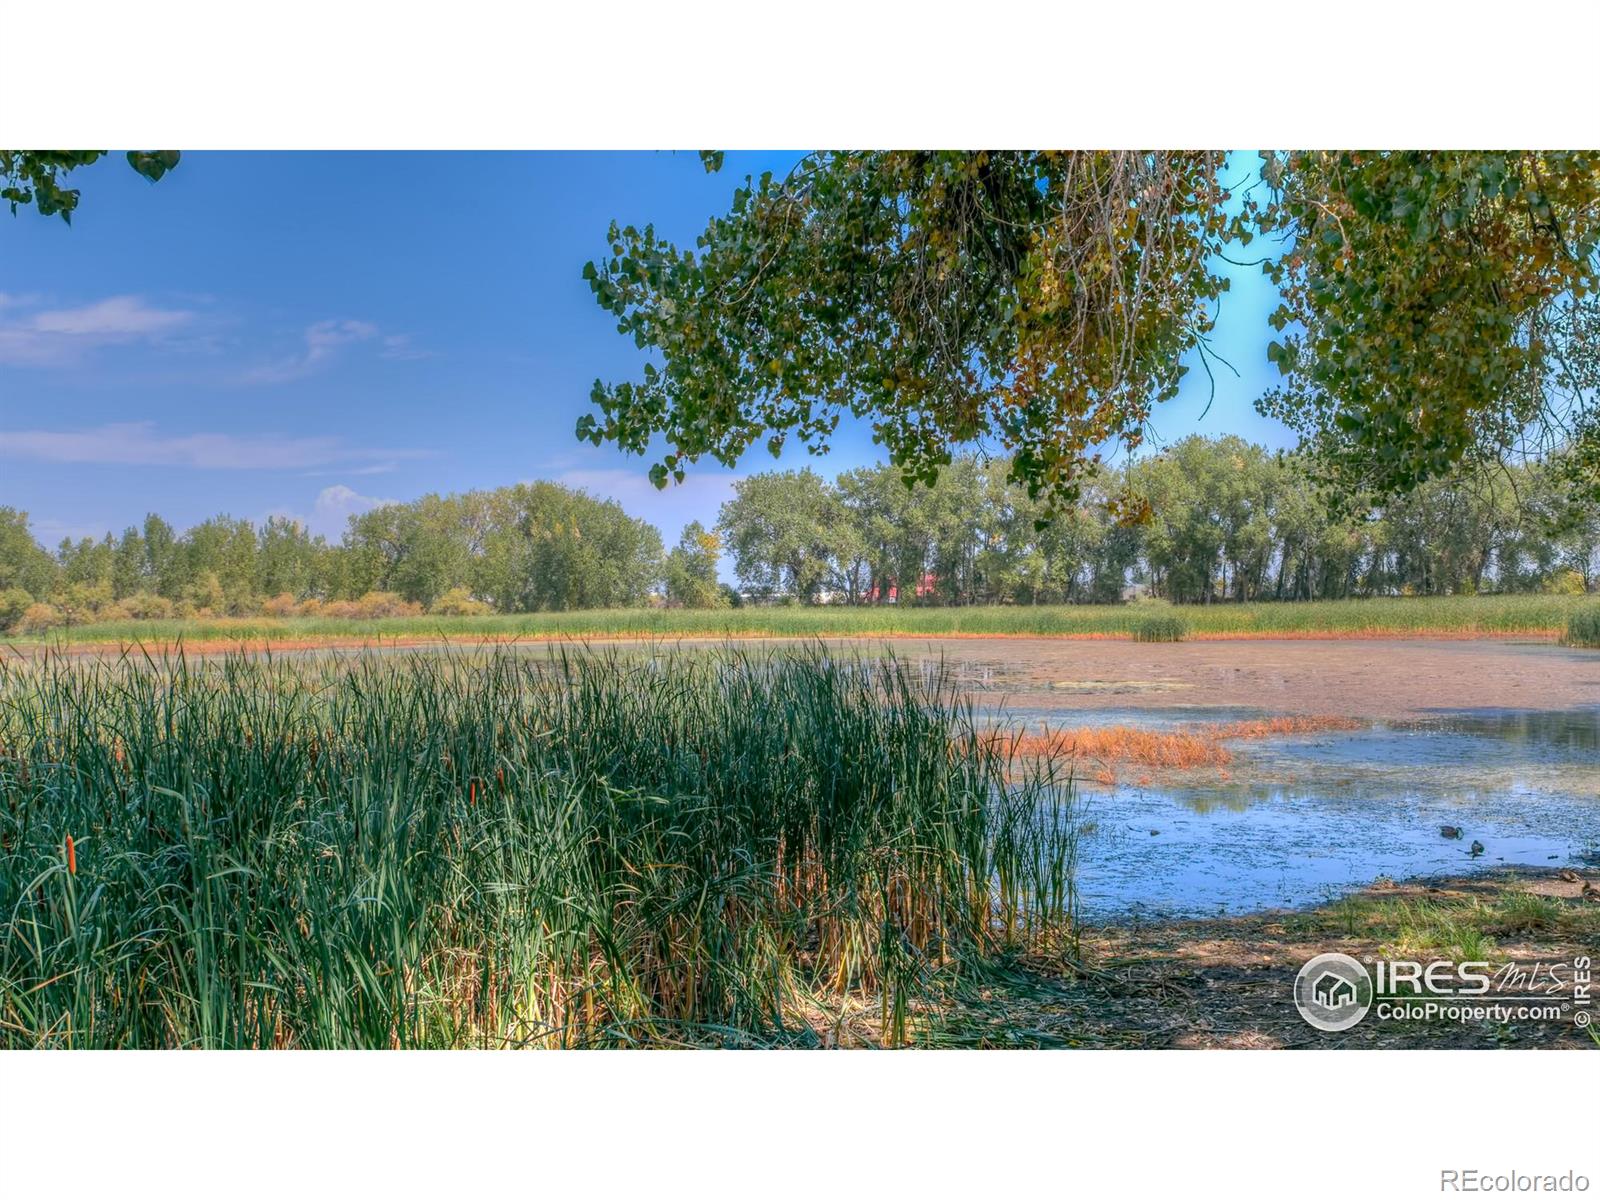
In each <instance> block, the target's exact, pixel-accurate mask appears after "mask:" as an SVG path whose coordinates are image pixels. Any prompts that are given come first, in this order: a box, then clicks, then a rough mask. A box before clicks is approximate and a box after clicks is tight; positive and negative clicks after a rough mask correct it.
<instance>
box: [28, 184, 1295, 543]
mask: <svg viewBox="0 0 1600 1200" xmlns="http://www.w3.org/2000/svg"><path fill="white" fill-rule="evenodd" d="M796 157H797V155H795V154H793V153H776V152H774V153H741V154H729V155H728V157H727V161H726V164H725V165H724V167H723V170H722V171H721V173H720V174H716V175H707V174H706V173H705V171H704V170H703V168H702V167H701V166H700V162H699V158H698V156H697V155H695V154H693V153H677V154H671V153H664V152H639V153H604V154H600V153H596V154H567V153H527V154H507V153H495V154H470V153H448V154H421V153H407V154H377V153H348V154H347V153H315V154H301V153H261V152H251V153H189V154H185V156H184V159H183V162H182V164H181V165H180V167H179V168H178V169H177V170H176V171H175V172H173V173H172V174H170V175H169V176H168V177H167V178H166V179H164V180H162V181H161V182H160V183H159V184H155V185H151V184H149V183H147V182H146V181H145V180H143V179H141V178H140V177H138V176H137V175H135V174H134V172H132V171H131V170H129V169H128V168H127V167H126V166H125V165H124V164H123V163H122V162H121V161H120V156H117V157H116V158H114V159H107V160H105V161H102V162H101V163H98V164H96V165H95V166H93V167H90V168H87V169H84V170H81V171H79V172H77V173H76V175H75V176H74V183H75V185H76V186H78V187H80V188H81V189H82V193H83V198H82V201H81V206H80V209H79V212H78V214H77V216H76V217H75V218H74V220H73V223H72V225H71V227H68V226H67V225H65V224H64V223H63V222H61V221H60V219H59V218H51V219H46V218H43V217H40V216H38V215H37V214H36V213H34V212H32V211H22V212H19V214H18V215H17V216H16V217H11V216H9V215H7V214H6V213H5V212H4V211H3V210H0V504H8V505H13V506H16V507H19V508H22V509H25V510H27V511H28V513H29V514H30V516H31V519H32V523H33V529H34V533H35V536H36V537H38V538H39V539H40V540H41V541H43V542H45V543H46V544H47V545H51V546H53V545H54V544H55V543H56V542H57V541H59V540H60V539H61V537H63V536H73V537H79V536H85V535H91V536H100V535H102V534H104V533H105V532H107V531H108V530H112V531H120V530H122V529H123V528H124V527H126V526H128V525H130V524H137V523H138V522H140V521H141V520H142V519H143V517H144V514H145V513H146V512H151V511H154V512H159V513H161V514H162V515H163V516H165V517H167V518H168V519H169V520H171V521H172V522H173V523H174V524H175V525H177V526H178V527H179V528H186V527H187V526H189V525H191V524H194V523H196V522H198V521H201V520H203V519H205V518H206V517H209V516H213V515H215V514H217V513H219V512H226V513H228V514H230V515H232V516H235V517H247V518H250V519H252V520H261V519H262V518H264V517H266V516H267V515H269V514H272V513H285V514H290V515H294V516H297V517H299V518H301V519H303V520H305V521H306V522H307V523H308V524H309V525H310V526H311V527H312V528H313V529H314V530H315V531H317V532H319V533H324V534H327V535H328V536H329V537H330V539H334V540H337V537H338V535H339V534H340V533H341V532H342V530H343V528H344V524H345V519H346V518H347V517H348V515H349V514H350V513H351V512H355V511H360V510H362V509H364V508H367V507H371V506H373V505H374V504H377V503H381V502H382V501H385V500H406V499H410V498H413V497H415V496H419V495H422V494H424V493H426V492H454V491H464V490H467V489H470V488H478V487H495V486H500V485H504V484H509V483H514V482H517V481H518V480H527V479H553V480H557V481H559V482H562V483H566V484H568V485H571V486H575V487H583V488H587V489H588V490H589V491H591V492H593V493H595V494H598V495H602V496H608V497H611V498H614V499H616V500H617V501H619V502H620V503H621V504H622V505H623V506H624V507H625V508H627V509H628V510H629V511H630V512H632V513H633V514H634V515H636V516H640V517H644V518H646V519H648V520H650V521H652V522H654V523H655V524H657V525H658V526H660V527H661V529H662V533H663V535H664V537H665V538H666V540H667V542H668V544H669V545H670V544H671V543H672V542H673V541H675V540H676V538H677V536H678V533H679V531H680V529H681V528H682V526H683V525H684V524H685V523H687V522H688V521H690V520H695V519H698V520H700V521H703V522H704V523H705V524H707V525H711V524H713V523H714V522H715V520H716V514H717V509H718V506H719V505H720V504H721V503H722V501H723V500H724V499H726V498H727V496H728V495H729V492H730V488H731V481H732V479H733V478H734V477H735V475H736V473H735V472H728V471H725V470H723V469H722V468H720V467H718V466H717V465H716V464H714V463H707V464H701V465H700V466H699V468H698V469H692V470H691V472H690V475H689V479H688V482H687V483H686V484H685V485H683V486H680V487H675V488H671V489H669V490H668V491H666V492H664V493H658V492H656V491H655V490H654V489H653V488H652V487H650V485H649V483H648V482H647V480H646V479H645V470H646V469H647V467H648V465H649V464H648V461H647V460H642V459H638V458H631V457H629V456H626V455H623V454H620V453H617V452H615V451H613V450H610V449H609V448H607V449H598V448H595V447H592V446H587V445H580V444H579V443H578V442H577V441H576V439H575V438H574V437H573V434H572V430H573V426H574V424H575V422H576V421H577V418H578V417H579V416H580V415H581V414H582V413H583V412H585V411H587V410H588V408H589V404H588V394H589V389H590V387H591V385H592V383H593V381H594V380H595V378H596V377H602V378H605V379H607V380H617V379H621V378H625V377H628V376H629V375H630V374H631V373H632V372H634V371H636V369H637V365H638V363H639V361H640V354H639V352H638V351H637V350H636V349H635V348H634V347H633V345H632V343H631V342H630V341H626V340H624V339H623V338H621V337H620V336H618V335H617V333H616V332H615V326H614V324H613V322H612V321H611V320H610V319H608V318H607V316H606V315H605V314H604V313H603V312H602V311H601V310H600V309H599V307H598V306H597V305H595V303H594V302H593V300H592V298H591V296H590V293H589V289H588V286H587V284H585V283H584V281H583V279H582V278H581V275H580V272H581V270H582V267H583V264H584V263H585V262H586V261H587V260H589V259H591V258H596V257H599V256H600V255H601V254H602V253H603V252H604V250H605V230H606V226H607V224H608V222H609V221H610V220H612V219H613V218H615V219H617V220H619V221H621V222H624V223H628V222H633V223H636V224H644V223H646V222H654V223H655V225H656V227H657V229H658V230H659V231H661V232H662V233H663V234H665V235H666V236H669V237H671V238H673V239H675V240H678V241H680V242H692V240H693V239H694V237H695V236H696V235H697V234H698V233H699V232H700V231H701V230H702V228H703V227H704V225H705V222H706V221H707V219H708V218H709V217H710V216H712V215H713V214H715V213H720V212H723V211H725V210H726V208H727V205H728V201H729V197H730V195H731V193H732V190H733V188H734V187H735V186H736V185H737V184H738V183H740V182H741V181H742V179H743V176H744V175H745V174H747V173H757V174H758V173H759V172H761V171H762V170H767V169H771V170H773V171H777V172H781V171H783V170H786V169H787V168H788V167H789V166H790V165H791V164H792V163H793V162H794V160H795V158H796ZM1252 157H1253V156H1248V155H1241V156H1238V157H1237V158H1236V160H1235V161H1236V162H1238V163H1239V164H1240V169H1241V172H1242V171H1243V170H1245V169H1248V165H1249V162H1250V160H1251V158H1252ZM1230 273H1231V274H1232V275H1233V276H1234V284H1233V291H1232V292H1231V293H1229V294H1228V295H1227V296H1226V297H1224V308H1223V312H1222V319H1221V323H1220V325H1219V328H1218V332H1217V336H1216V338H1215V344H1216V347H1217V349H1218V351H1219V352H1220V353H1221V354H1222V355H1223V356H1225V357H1227V358H1228V359H1230V360H1231V361H1232V362H1233V364H1234V365H1235V366H1236V367H1237V368H1238V369H1239V372H1240V378H1237V379H1235V378H1234V377H1233V376H1232V375H1230V374H1228V373H1227V372H1226V371H1223V372H1221V373H1220V374H1219V377H1218V380H1217V389H1218V391H1217V397H1216V400H1215V402H1214V403H1213V404H1212V406H1211V409H1210V412H1209V413H1208V414H1207V415H1206V416H1205V419H1204V420H1203V421H1202V420H1201V419H1200V414H1201V411H1202V409H1203V408H1204V407H1205V404H1206V401H1207V398H1208V385H1207V382H1206V379H1205V375H1204V372H1203V371H1200V370H1199V369H1195V370H1191V372H1190V374H1189V376H1188V378H1187V380H1186V388H1185V391H1184V394H1183V395H1182V396H1180V397H1179V398H1178V399H1177V400H1175V401H1173V402H1171V403H1169V404H1167V405H1164V406H1161V407H1159V408H1158V409H1157V411H1156V414H1155V420H1154V426H1155V432H1156V434H1157V436H1158V437H1159V438H1160V439H1161V440H1163V441H1172V440H1175V439H1177V438H1179V437H1182V436H1184V435H1185V434H1188V433H1190V432H1193V431H1195V430H1197V429H1198V430H1199V431H1201V432H1206V433H1224V432H1236V433H1241V434H1243V435H1245V436H1247V437H1251V438H1253V439H1255V440H1258V441H1263V442H1266V443H1267V444H1269V445H1273V446H1281V445H1289V444H1291V442H1292V437H1291V436H1290V435H1289V434H1288V432H1287V431H1286V430H1284V429H1283V428H1282V427H1281V426H1278V425H1276V424H1275V423H1273V422H1269V421H1267V420H1265V419H1263V418H1261V417H1259V416H1258V415H1257V414H1256V413H1255V412H1254V410H1253V408H1252V407H1251V406H1252V402H1253V401H1254V399H1255V397H1256V396H1257V395H1259V394H1260V393H1261V391H1262V390H1264V389H1265V388H1266V387H1268V386H1270V385H1271V383H1272V380H1273V378H1274V377H1275V376H1276V371H1275V369H1272V368H1270V367H1269V364H1267V362H1266V360H1265V353H1264V346H1265V343H1266V339H1267V337H1268V336H1269V333H1268V330H1267V326H1266V324H1265V321H1266V316H1267V314H1268V313H1269V312H1270V311H1271V309H1272V307H1273V306H1274V304H1275V302H1276V298H1275V295H1274V293H1273V292H1272V290H1271V288H1270V286H1269V285H1267V284H1266V283H1265V282H1264V281H1262V280H1261V278H1260V274H1259V271H1258V270H1256V269H1254V268H1242V269H1241V268H1230ZM881 458H882V455H881V452H880V451H879V448H878V447H876V446H874V445H873V444H872V442H871V437H870V434H869V433H868V431H867V430H866V429H865V427H864V426H860V425H851V426H847V427H844V428H842V429H841V432H840V436H839V437H838V438H837V439H836V440H835V445H834V449H833V452H832V453H831V454H830V455H828V456H827V457H826V458H823V459H815V460H809V461H810V462H811V463H812V465H814V466H815V467H816V468H817V469H819V470H821V471H823V472H824V473H828V474H831V473H833V472H836V471H840V470H846V469H849V468H851V467H855V466H859V465H862V464H864V463H871V462H877V461H880V460H881ZM806 461H808V456H806V455H805V454H804V452H803V451H798V450H790V451H786V452H785V455H784V457H783V459H782V463H783V465H802V464H803V463H805V462H806ZM772 465H773V460H772V459H771V458H770V457H769V456H768V455H767V454H766V453H765V452H764V451H760V452H756V453H753V454H752V455H750V456H749V457H748V458H747V459H746V460H745V461H744V462H743V463H741V464H740V466H739V468H738V471H739V472H749V471H758V470H765V469H768V468H770V467H771V466H772Z"/></svg>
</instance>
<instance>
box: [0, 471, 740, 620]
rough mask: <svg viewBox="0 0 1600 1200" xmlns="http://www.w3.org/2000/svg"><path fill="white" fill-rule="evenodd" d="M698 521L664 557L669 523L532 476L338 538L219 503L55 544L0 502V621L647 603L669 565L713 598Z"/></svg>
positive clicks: (425, 503)
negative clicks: (193, 516)
mask: <svg viewBox="0 0 1600 1200" xmlns="http://www.w3.org/2000/svg"><path fill="white" fill-rule="evenodd" d="M695 532H696V534H697V537H696V538H694V539H691V538H688V537H686V539H685V540H686V543H691V542H692V544H689V545H688V546H687V548H683V547H680V548H679V549H678V550H675V551H674V552H673V554H672V555H670V556H665V558H664V556H663V554H662V545H661V535H660V533H659V532H658V531H657V530H656V529H655V528H654V527H653V526H651V525H649V524H647V523H646V522H644V521H638V520H635V519H634V518H632V517H630V516H628V514H627V513H625V512H624V511H623V510H622V508H621V506H619V505H617V504H615V503H613V502H611V501H606V500H600V499H596V498H595V497H593V496H590V495H587V494H586V493H584V492H580V491H572V490H570V489H568V488H564V487H560V486H558V485H556V484H552V483H532V484H518V485H516V486H514V487H507V488H499V489H496V490H494V491H482V492H468V493H466V494H464V495H457V496H437V495H429V496H424V497H422V498H421V499H420V500H416V501H413V502H411V503H408V504H392V505H385V506H383V507H381V508H377V509H374V510H372V511H371V512H367V513H363V514H361V515H359V516H355V517H352V518H351V520H350V525H349V528H348V529H347V530H346V532H345V534H344V537H343V539H342V541H341V542H339V543H337V544H334V543H330V542H328V541H327V539H325V538H323V537H321V536H314V535H312V534H310V533H309V532H308V531H307V530H306V528H305V527H304V526H303V525H302V524H300V523H299V522H297V521H293V520H290V519H288V518H283V517H270V518H268V519H267V520H266V522H265V523H263V524H261V525H260V526H256V525H253V524H252V523H251V522H249V521H243V520H237V519H235V518H232V517H226V516H222V517H214V518H212V519H211V520H209V521H205V522H202V523H201V524H199V525H196V526H194V527H193V528H192V529H190V530H188V531H187V532H186V533H184V534H182V535H181V536H180V535H179V534H178V533H177V532H176V531H175V530H174V529H173V527H172V526H171V525H170V524H169V523H168V522H167V521H165V520H164V519H162V518H161V517H159V516H157V515H155V514H151V515H150V516H148V517H146V518H145V521H144V524H143V525H142V526H139V527H133V526H130V527H129V528H128V529H126V530H124V531H123V533H122V534H121V536H116V535H113V534H109V533H108V534H107V535H106V536H105V537H104V538H103V539H100V540H98V541H97V540H95V539H93V538H84V539H82V540H79V541H72V540H70V539H69V540H65V541H63V542H62V543H61V544H60V546H59V547H58V548H57V549H56V551H55V553H53V554H52V553H50V552H48V551H46V550H45V549H43V548H42V547H41V546H39V545H38V543H37V542H35V541H34V539H33V537H32V536H31V534H30V532H29V530H28V525H27V516H26V514H25V513H21V512H18V511H17V510H16V509H12V508H0V625H4V624H8V623H9V624H15V623H17V622H19V621H23V620H24V619H26V620H27V622H28V623H29V624H30V625H34V626H40V625H49V624H54V623H59V622H63V621H74V620H84V619H89V618H91V617H94V618H99V619H116V618H142V617H162V616H174V615H176V616H191V615H193V616H245V615H253V614H257V613H261V612H267V613H269V614H274V615H291V614H312V613H318V612H322V613H326V614H329V615H351V616H355V615H367V616H389V615H400V614H406V613H420V612H422V611H424V610H427V611H431V612H438V613H446V614H457V613H476V612H489V611H492V610H499V611H504V612H528V611H537V610H541V609H571V608H609V607H621V606H626V605H635V604H643V603H645V602H646V601H647V600H648V599H649V598H650V597H651V595H652V594H653V593H655V592H656V591H657V589H658V588H659V587H660V585H661V580H662V578H663V575H664V574H665V575H667V576H668V577H669V578H676V577H682V579H683V583H682V584H681V585H680V588H679V590H680V591H681V592H682V593H683V595H682V596H681V600H682V602H686V603H687V602H691V601H692V602H696V603H703V602H705V597H704V596H703V594H702V593H701V591H700V590H697V589H698V588H699V583H698V581H699V579H700V578H701V577H703V576H705V575H706V574H708V573H709V576H710V578H711V580H712V581H713V583H714V581H715V578H716V546H715V544H714V540H712V541H707V540H706V538H705V535H704V531H703V530H697V531H695ZM708 555H709V570H708V569H707V568H706V566H705V565H704V563H703V562H701V561H700V560H703V559H705V558H706V557H707V556H708ZM685 563H688V564H690V567H691V569H688V570H685ZM30 610H31V612H30Z"/></svg>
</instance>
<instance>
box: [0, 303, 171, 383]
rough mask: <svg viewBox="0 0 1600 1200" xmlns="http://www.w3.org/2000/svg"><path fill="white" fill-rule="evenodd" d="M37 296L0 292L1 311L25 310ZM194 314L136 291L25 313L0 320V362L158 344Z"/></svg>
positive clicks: (39, 362) (72, 358)
mask: <svg viewBox="0 0 1600 1200" xmlns="http://www.w3.org/2000/svg"><path fill="white" fill-rule="evenodd" d="M37 303H38V297H36V296H0V311H9V310H13V309H15V310H27V309H32V308H34V307H35V306H36V305H37ZM194 318H195V314H194V313H193V312H190V311H189V310H187V309H179V308H158V307H156V306H154V305H152V304H150V303H148V302H147V301H145V300H144V299H143V298H142V297H140V296H110V297H107V298H106V299H104V300H97V301H95V302H94V303H93V304H86V305H83V306H82V307H79V308H56V309H47V310H43V311H38V312H31V313H27V314H26V315H22V316H19V317H17V318H15V319H13V320H10V321H4V322H0V363H4V364H8V365H11V366H25V367H59V366H69V365H71V364H73V363H76V362H78V361H79V360H80V359H81V358H83V356H84V355H85V354H87V353H89V352H91V351H94V350H96V349H99V348H101V347H103V346H117V345H131V344H134V343H145V344H158V343H161V342H164V341H166V340H168V339H169V338H171V337H172V336H173V335H174V334H177V333H178V332H180V331H181V330H183V329H185V328H186V327H188V326H189V325H190V324H191V323H192V322H193V321H194Z"/></svg>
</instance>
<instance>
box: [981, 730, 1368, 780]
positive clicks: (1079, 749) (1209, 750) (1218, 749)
mask: <svg viewBox="0 0 1600 1200" xmlns="http://www.w3.org/2000/svg"><path fill="white" fill-rule="evenodd" d="M1361 727H1362V722H1360V721H1355V720H1352V719H1350V718H1348V717H1321V716H1317V717H1311V716H1282V717H1266V718H1262V719H1260V720H1254V721H1228V722H1220V723H1214V724H1197V725H1193V726H1190V727H1188V728H1183V729H1176V730H1162V729H1140V728H1137V727H1135V726H1130V725H1097V726H1082V727H1079V728H1074V729H1044V730H1039V731H1036V732H1022V733H1018V732H1013V731H1008V730H1001V731H997V732H995V733H993V734H991V735H990V736H991V738H992V739H993V740H995V741H997V742H999V743H1000V744H1002V745H1003V746H1004V747H1005V749H1006V751H1007V752H1008V753H1009V754H1011V755H1039V754H1043V755H1049V756H1052V757H1059V758H1065V759H1089V760H1093V761H1095V762H1098V763H1102V764H1113V763H1133V764H1137V765H1139V766H1144V767H1154V768H1165V769H1169V770H1186V769H1190V768H1195V767H1225V766H1227V765H1228V764H1229V763H1231V762H1233V751H1232V750H1230V749H1229V748H1228V746H1227V745H1226V743H1227V742H1230V741H1243V740H1249V739H1257V738H1269V737H1284V736H1289V735H1293V734H1304V733H1321V732H1327V731H1336V730H1352V729H1360V728H1361ZM1108 781H1109V780H1108Z"/></svg>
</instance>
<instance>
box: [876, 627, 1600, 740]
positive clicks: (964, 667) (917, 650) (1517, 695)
mask: <svg viewBox="0 0 1600 1200" xmlns="http://www.w3.org/2000/svg"><path fill="white" fill-rule="evenodd" d="M889 644H890V645H892V646H893V647H894V650H895V653H897V654H898V655H900V656H901V657H903V658H916V659H921V660H933V659H941V658H942V659H943V660H944V662H945V663H946V664H947V665H948V666H950V667H951V668H952V669H954V670H955V671H956V672H957V673H958V677H960V678H963V680H970V681H971V682H972V683H973V684H974V685H975V686H978V687H981V688H982V689H983V690H984V691H986V692H988V693H991V694H1000V695H1003V697H1004V698H1005V699H1006V700H1007V701H1008V702H1009V703H1011V704H1013V705H1016V706H1025V707H1041V708H1049V709H1060V710H1072V709H1105V708H1106V707H1108V706H1115V707H1118V708H1165V709H1170V708H1172V707H1173V706H1175V705H1179V706H1184V707H1193V708H1196V709H1198V710H1203V709H1207V708H1244V709H1253V710H1258V711H1261V712H1266V713H1284V714H1301V715H1306V716H1332V717H1350V718H1355V719H1358V720H1369V721H1370V720H1385V719H1416V718H1420V717H1428V716H1433V715H1437V714H1438V713H1440V712H1445V711H1456V710H1464V709H1481V708H1500V709H1543V710H1566V709H1573V708H1582V707H1585V706H1590V705H1600V654H1596V653H1595V652H1594V651H1592V650H1576V649H1570V648H1567V647H1563V646H1557V645H1554V644H1551V643H1547V642H1533V641H1510V640H1505V639H1492V638H1476V639H1471V640H1456V639H1406V640H1399V639H1392V640H1391V639H1383V640H1357V639H1353V638H1321V639H1312V638H1285V639H1279V640H1270V641H1269V640H1265V639H1262V640H1240V639H1235V640H1222V641H1197V642H1178V643H1161V644H1146V643H1138V642H1119V641H1088V640H1085V641H1067V640H1061V639H1054V638H1014V639H996V640H994V641H992V642H989V643H985V642H983V641H980V640H955V639H932V640H929V639H919V640H915V641H913V640H911V639H905V640H900V641H895V642H892V643H889ZM1196 715H1197V717H1203V716H1204V715H1205V714H1204V713H1202V712H1197V714H1196Z"/></svg>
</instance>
